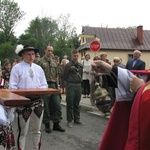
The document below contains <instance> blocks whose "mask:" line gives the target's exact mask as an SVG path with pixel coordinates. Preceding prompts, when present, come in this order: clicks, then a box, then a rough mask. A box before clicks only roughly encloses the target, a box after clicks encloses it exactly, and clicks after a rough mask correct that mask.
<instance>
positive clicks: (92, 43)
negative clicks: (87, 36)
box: [90, 41, 100, 52]
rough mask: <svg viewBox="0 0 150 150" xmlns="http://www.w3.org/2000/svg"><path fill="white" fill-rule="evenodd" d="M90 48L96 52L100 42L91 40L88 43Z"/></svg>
mask: <svg viewBox="0 0 150 150" xmlns="http://www.w3.org/2000/svg"><path fill="white" fill-rule="evenodd" d="M90 50H91V51H93V52H97V51H99V50H100V43H99V42H98V41H93V42H91V44H90Z"/></svg>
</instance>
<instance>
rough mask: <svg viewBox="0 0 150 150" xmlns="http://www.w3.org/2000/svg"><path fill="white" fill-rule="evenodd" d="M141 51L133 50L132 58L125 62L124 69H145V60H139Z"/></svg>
mask: <svg viewBox="0 0 150 150" xmlns="http://www.w3.org/2000/svg"><path fill="white" fill-rule="evenodd" d="M140 56H141V52H140V51H139V50H135V51H134V52H133V59H132V60H129V61H128V62H127V64H126V67H125V68H126V69H128V70H145V62H144V61H142V60H140Z"/></svg>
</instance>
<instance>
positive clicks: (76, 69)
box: [64, 50, 83, 128]
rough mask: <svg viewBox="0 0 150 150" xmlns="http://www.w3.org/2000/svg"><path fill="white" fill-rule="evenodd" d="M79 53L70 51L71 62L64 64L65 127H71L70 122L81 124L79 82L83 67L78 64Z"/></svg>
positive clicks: (80, 91)
mask: <svg viewBox="0 0 150 150" xmlns="http://www.w3.org/2000/svg"><path fill="white" fill-rule="evenodd" d="M78 57H79V53H78V51H77V50H73V51H72V61H70V62H69V63H67V64H66V67H65V70H64V81H65V83H66V102H67V121H68V123H67V126H68V127H69V128H71V127H72V121H73V120H74V123H76V124H83V123H81V121H80V106H79V103H80V100H81V93H82V90H81V81H82V70H83V66H82V64H80V63H79V62H78Z"/></svg>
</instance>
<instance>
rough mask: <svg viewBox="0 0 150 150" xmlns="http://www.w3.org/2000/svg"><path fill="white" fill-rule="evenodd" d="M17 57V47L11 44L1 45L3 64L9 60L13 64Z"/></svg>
mask: <svg viewBox="0 0 150 150" xmlns="http://www.w3.org/2000/svg"><path fill="white" fill-rule="evenodd" d="M16 56H17V55H16V54H15V46H13V45H12V44H11V43H10V42H7V43H3V44H1V45H0V61H2V62H3V60H4V59H6V58H8V59H9V60H10V61H11V62H12V61H13V60H14V58H15V57H16Z"/></svg>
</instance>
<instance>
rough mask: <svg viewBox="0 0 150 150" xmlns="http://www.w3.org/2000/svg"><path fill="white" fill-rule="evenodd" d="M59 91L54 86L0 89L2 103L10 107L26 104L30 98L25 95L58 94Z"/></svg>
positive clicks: (0, 102)
mask: <svg viewBox="0 0 150 150" xmlns="http://www.w3.org/2000/svg"><path fill="white" fill-rule="evenodd" d="M57 93H59V91H58V90H57V89H52V88H31V89H11V90H9V89H0V104H2V105H4V106H10V107H18V106H23V105H26V104H28V103H29V102H30V99H28V98H26V97H24V96H30V95H45V94H57Z"/></svg>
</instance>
